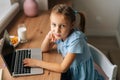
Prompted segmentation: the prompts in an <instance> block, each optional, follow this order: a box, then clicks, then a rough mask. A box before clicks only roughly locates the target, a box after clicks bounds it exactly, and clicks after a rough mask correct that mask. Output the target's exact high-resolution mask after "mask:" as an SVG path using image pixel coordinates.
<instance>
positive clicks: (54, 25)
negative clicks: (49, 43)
mask: <svg viewBox="0 0 120 80" xmlns="http://www.w3.org/2000/svg"><path fill="white" fill-rule="evenodd" d="M50 21H51V22H50V25H51V31H52V32H53V34H54V36H55V38H56V39H62V40H65V39H66V38H67V37H68V35H69V34H70V32H71V29H72V27H73V23H71V21H70V20H68V19H67V18H66V17H65V16H64V15H62V14H60V13H54V12H53V13H51V16H50Z"/></svg>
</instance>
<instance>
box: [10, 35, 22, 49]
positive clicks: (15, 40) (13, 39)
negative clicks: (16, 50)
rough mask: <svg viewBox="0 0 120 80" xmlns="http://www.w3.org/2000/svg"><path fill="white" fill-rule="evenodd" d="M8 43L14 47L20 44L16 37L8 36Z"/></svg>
mask: <svg viewBox="0 0 120 80" xmlns="http://www.w3.org/2000/svg"><path fill="white" fill-rule="evenodd" d="M10 41H11V43H12V44H13V46H14V47H16V46H17V45H18V44H19V42H20V41H19V39H18V36H10Z"/></svg>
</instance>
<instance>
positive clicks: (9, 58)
mask: <svg viewBox="0 0 120 80" xmlns="http://www.w3.org/2000/svg"><path fill="white" fill-rule="evenodd" d="M14 50H15V49H14V46H13V45H12V44H11V42H10V38H9V34H8V32H7V31H5V32H4V36H3V40H2V46H1V55H2V57H3V59H4V62H5V63H6V66H7V67H8V69H9V71H10V72H12V71H13V70H12V69H13V59H14V58H13V53H14Z"/></svg>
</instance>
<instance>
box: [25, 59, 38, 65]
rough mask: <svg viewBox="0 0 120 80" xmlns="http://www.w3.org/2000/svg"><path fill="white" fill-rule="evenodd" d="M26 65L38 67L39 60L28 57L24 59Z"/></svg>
mask: <svg viewBox="0 0 120 80" xmlns="http://www.w3.org/2000/svg"><path fill="white" fill-rule="evenodd" d="M23 64H24V66H25V67H38V65H39V60H36V59H29V58H26V59H24V60H23Z"/></svg>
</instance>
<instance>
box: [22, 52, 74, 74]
mask: <svg viewBox="0 0 120 80" xmlns="http://www.w3.org/2000/svg"><path fill="white" fill-rule="evenodd" d="M75 56H76V55H75V54H71V53H68V54H67V55H66V57H65V58H64V60H63V61H62V63H61V64H58V63H50V62H45V61H39V60H35V59H25V60H24V61H23V63H24V66H30V67H41V68H45V69H48V70H51V71H55V72H60V73H63V72H65V71H66V70H67V69H68V68H69V67H70V65H71V64H72V62H73V61H74V59H75Z"/></svg>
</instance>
